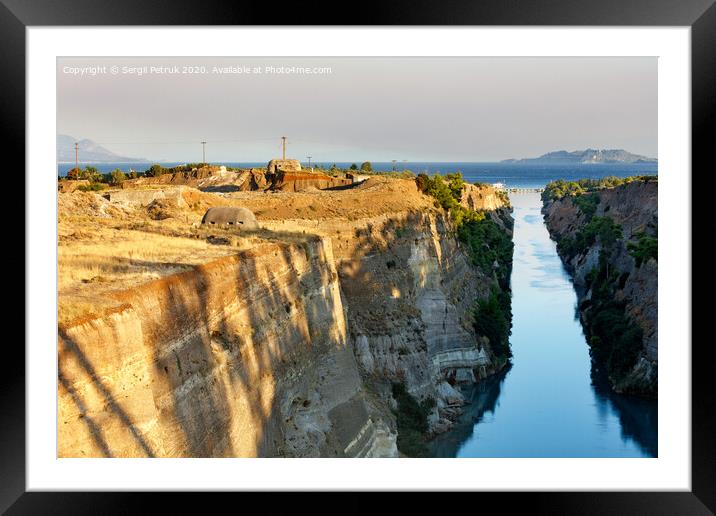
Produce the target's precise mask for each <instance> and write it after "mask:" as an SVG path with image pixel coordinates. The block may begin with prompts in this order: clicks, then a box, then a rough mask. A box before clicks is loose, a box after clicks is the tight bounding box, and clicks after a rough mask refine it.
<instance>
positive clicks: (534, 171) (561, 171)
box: [57, 162, 657, 188]
mask: <svg viewBox="0 0 716 516" xmlns="http://www.w3.org/2000/svg"><path fill="white" fill-rule="evenodd" d="M181 164H182V163H162V166H164V167H172V166H175V165H181ZM218 164H220V165H227V166H231V167H238V168H242V167H246V168H249V167H257V168H262V167H265V166H266V162H261V163H258V162H228V163H227V162H222V163H217V165H218ZM332 164H333V163H320V162H319V163H318V164H313V165H315V166H321V167H323V168H329V167H330V166H331V165H332ZM86 165H92V166H94V167H96V168H97V170H99V171H100V172H102V173H107V172H111V171H112V170H114V169H116V168H119V169H121V170H123V171H125V172H129V171H130V170H136V171H138V172H143V171H145V170H147V169H148V168H149V167H150V166H151V163H80V167H81V168H83V167H85V166H86ZM358 165H360V163H358ZM303 166H307V163H303ZM336 166H338V167H339V168H348V167H350V166H351V163H350V162H338V163H336ZM72 168H74V164H70V163H61V164H58V166H57V173H58V175H59V176H65V175H67V171H68V170H70V169H72ZM373 168H374V170H376V171H391V170H393V168H395V169H396V170H397V171H401V170H411V171H413V172H415V173H416V174H417V173H420V172H426V173H427V174H429V175H432V174H435V173H441V174H448V173H453V172H461V173H462V175H463V177H464V178H465V180H466V181H468V182H470V183H474V182H476V181H479V182H482V183H498V182H499V183H505V185H507V186H508V187H513V188H539V187H542V186H544V185H545V184H547V183H549V182H550V181H553V180H555V179H565V180H575V179H581V178H588V179H601V178H603V177H606V176H619V177H627V176H632V175H645V174H656V173H657V164H656V163H635V164H623V165H622V164H596V165H516V164H511V163H427V162H405V163H403V162H400V163H396V164H395V165H393V163H384V162H383V163H373Z"/></svg>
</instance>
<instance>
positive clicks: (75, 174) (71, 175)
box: [67, 168, 82, 179]
mask: <svg viewBox="0 0 716 516" xmlns="http://www.w3.org/2000/svg"><path fill="white" fill-rule="evenodd" d="M81 173H82V170H80V169H79V168H73V169H70V170H69V171H68V172H67V179H79V178H80V174H81Z"/></svg>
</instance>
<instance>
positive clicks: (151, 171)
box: [144, 163, 208, 177]
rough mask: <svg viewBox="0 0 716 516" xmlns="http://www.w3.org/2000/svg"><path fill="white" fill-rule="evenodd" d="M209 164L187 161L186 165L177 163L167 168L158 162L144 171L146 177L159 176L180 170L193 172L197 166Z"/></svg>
mask: <svg viewBox="0 0 716 516" xmlns="http://www.w3.org/2000/svg"><path fill="white" fill-rule="evenodd" d="M206 166H208V163H187V164H186V165H177V166H176V167H168V168H165V167H163V166H161V165H159V164H157V163H155V164H154V165H152V166H151V167H149V168H148V169H147V170H145V171H144V175H145V177H157V176H161V175H164V174H176V173H179V172H191V171H192V170H193V169H195V168H201V167H206Z"/></svg>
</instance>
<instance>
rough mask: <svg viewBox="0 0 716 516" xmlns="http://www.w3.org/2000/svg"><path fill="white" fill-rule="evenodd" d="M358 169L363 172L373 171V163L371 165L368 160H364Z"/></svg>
mask: <svg viewBox="0 0 716 516" xmlns="http://www.w3.org/2000/svg"><path fill="white" fill-rule="evenodd" d="M360 169H361V170H362V171H363V172H373V165H371V163H370V161H364V162H363V163H361V164H360Z"/></svg>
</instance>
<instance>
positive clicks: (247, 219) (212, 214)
mask: <svg viewBox="0 0 716 516" xmlns="http://www.w3.org/2000/svg"><path fill="white" fill-rule="evenodd" d="M201 223H202V224H204V225H212V226H221V227H225V228H228V227H235V228H237V229H242V230H245V229H258V228H259V223H258V222H257V220H256V216H255V215H254V214H253V212H252V211H251V210H249V209H247V208H238V207H233V206H221V207H217V208H209V209H208V210H206V213H205V214H204V217H203V218H202V219H201Z"/></svg>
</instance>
